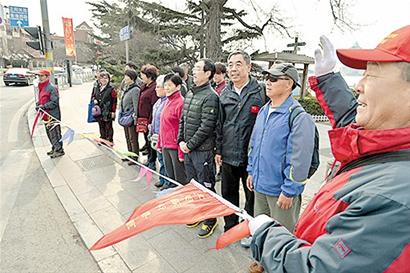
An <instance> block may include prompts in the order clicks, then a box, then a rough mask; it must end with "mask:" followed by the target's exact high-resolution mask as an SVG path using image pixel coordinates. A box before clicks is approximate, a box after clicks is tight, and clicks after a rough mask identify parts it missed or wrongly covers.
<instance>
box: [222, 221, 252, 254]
mask: <svg viewBox="0 0 410 273" xmlns="http://www.w3.org/2000/svg"><path fill="white" fill-rule="evenodd" d="M250 235H251V231H250V230H249V221H248V220H245V221H243V222H242V223H239V224H238V225H236V226H234V227H233V228H231V229H230V230H228V231H227V232H225V233H224V234H222V235H221V236H219V238H218V240H217V241H216V246H215V248H216V249H222V248H224V247H227V246H229V245H230V244H233V243H235V242H237V241H239V240H241V239H243V238H245V237H247V236H250Z"/></svg>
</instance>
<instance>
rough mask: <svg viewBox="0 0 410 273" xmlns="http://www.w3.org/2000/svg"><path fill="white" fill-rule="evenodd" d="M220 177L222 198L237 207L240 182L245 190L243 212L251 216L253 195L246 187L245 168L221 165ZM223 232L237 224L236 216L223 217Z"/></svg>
mask: <svg viewBox="0 0 410 273" xmlns="http://www.w3.org/2000/svg"><path fill="white" fill-rule="evenodd" d="M221 177H222V197H223V198H225V199H226V200H228V201H229V202H231V203H232V204H234V205H235V206H238V207H239V181H240V180H242V186H243V188H244V190H245V199H246V200H245V210H246V211H247V212H248V214H249V215H251V216H253V206H254V200H255V197H254V193H253V192H252V191H250V190H248V188H247V187H246V178H247V177H248V172H247V171H246V165H245V166H239V167H236V166H232V165H229V164H226V163H222V167H221ZM224 220H225V227H224V229H225V231H227V230H228V229H230V228H232V227H233V226H235V225H237V224H238V220H239V217H238V216H237V215H236V214H232V215H228V216H225V217H224Z"/></svg>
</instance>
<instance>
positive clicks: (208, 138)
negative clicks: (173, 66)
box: [178, 82, 219, 151]
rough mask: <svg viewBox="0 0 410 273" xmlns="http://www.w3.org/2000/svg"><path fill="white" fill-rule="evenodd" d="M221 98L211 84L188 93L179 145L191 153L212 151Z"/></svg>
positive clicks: (180, 125) (181, 122)
mask: <svg viewBox="0 0 410 273" xmlns="http://www.w3.org/2000/svg"><path fill="white" fill-rule="evenodd" d="M218 108H219V98H218V95H217V94H216V92H215V91H214V90H213V89H212V87H211V84H210V83H209V82H207V83H205V84H203V85H201V86H197V87H193V88H192V90H190V91H188V93H187V95H186V97H185V101H184V109H183V113H182V118H181V120H180V123H179V134H178V143H180V142H182V141H185V142H186V143H187V146H188V149H190V150H191V151H194V150H198V151H212V150H214V148H215V136H216V134H215V129H216V123H217V120H218Z"/></svg>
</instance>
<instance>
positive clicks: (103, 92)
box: [91, 83, 117, 121]
mask: <svg viewBox="0 0 410 273" xmlns="http://www.w3.org/2000/svg"><path fill="white" fill-rule="evenodd" d="M91 99H92V100H93V101H94V100H97V105H98V106H100V108H101V116H99V117H96V119H97V120H102V121H111V120H113V117H112V113H115V111H116V109H117V93H116V91H115V89H114V87H113V86H112V85H111V84H110V83H108V84H107V85H106V86H105V87H104V88H103V89H101V86H100V85H98V84H97V85H95V86H94V88H93V92H92V95H91Z"/></svg>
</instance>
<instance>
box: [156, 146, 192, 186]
mask: <svg viewBox="0 0 410 273" xmlns="http://www.w3.org/2000/svg"><path fill="white" fill-rule="evenodd" d="M162 156H163V160H164V165H165V172H166V174H167V176H168V177H169V178H171V179H174V180H176V181H178V182H179V183H181V184H182V185H186V184H187V183H188V181H187V179H186V176H185V167H184V163H183V162H180V161H179V159H178V150H175V149H168V148H162Z"/></svg>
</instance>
